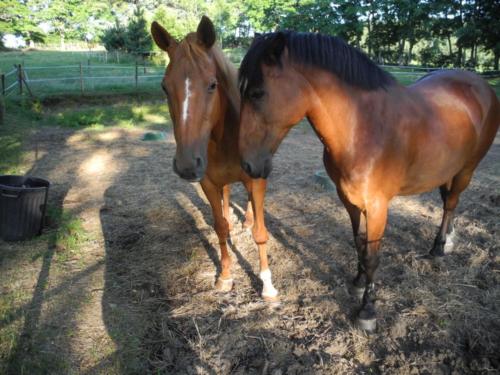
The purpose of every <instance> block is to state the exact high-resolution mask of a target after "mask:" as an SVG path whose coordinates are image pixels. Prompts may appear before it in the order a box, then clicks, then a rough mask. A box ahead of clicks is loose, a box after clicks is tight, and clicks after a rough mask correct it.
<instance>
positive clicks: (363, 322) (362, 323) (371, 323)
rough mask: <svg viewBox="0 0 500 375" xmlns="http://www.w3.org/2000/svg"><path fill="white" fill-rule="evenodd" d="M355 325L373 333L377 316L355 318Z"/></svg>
mask: <svg viewBox="0 0 500 375" xmlns="http://www.w3.org/2000/svg"><path fill="white" fill-rule="evenodd" d="M356 327H358V328H359V329H361V330H363V331H365V332H367V333H373V332H375V330H376V329H377V318H371V319H362V318H359V317H358V318H356Z"/></svg>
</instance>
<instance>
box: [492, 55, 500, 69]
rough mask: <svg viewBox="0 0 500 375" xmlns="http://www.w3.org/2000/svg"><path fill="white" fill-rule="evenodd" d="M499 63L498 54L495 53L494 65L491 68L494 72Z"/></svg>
mask: <svg viewBox="0 0 500 375" xmlns="http://www.w3.org/2000/svg"><path fill="white" fill-rule="evenodd" d="M499 61H500V53H495V65H494V67H493V69H494V70H498V62H499Z"/></svg>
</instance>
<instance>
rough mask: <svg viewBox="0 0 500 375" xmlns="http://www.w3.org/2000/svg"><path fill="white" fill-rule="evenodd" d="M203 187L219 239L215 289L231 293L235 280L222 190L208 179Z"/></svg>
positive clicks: (203, 181)
mask: <svg viewBox="0 0 500 375" xmlns="http://www.w3.org/2000/svg"><path fill="white" fill-rule="evenodd" d="M201 187H202V189H203V192H204V193H205V195H206V196H207V199H208V201H209V202H210V206H211V207H212V215H213V218H214V229H215V232H216V233H217V237H218V238H219V246H220V254H221V260H220V263H221V272H220V275H219V276H218V277H217V280H216V282H215V288H216V289H218V290H220V291H222V292H229V291H230V290H231V289H232V288H233V278H232V277H231V257H230V255H229V252H228V249H227V238H228V236H229V224H228V222H227V220H226V218H225V217H224V214H223V211H222V191H221V190H222V189H220V188H219V187H217V186H216V185H214V184H213V183H212V182H211V181H210V180H209V179H208V178H204V179H203V180H202V181H201Z"/></svg>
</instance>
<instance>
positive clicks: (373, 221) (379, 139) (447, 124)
mask: <svg viewBox="0 0 500 375" xmlns="http://www.w3.org/2000/svg"><path fill="white" fill-rule="evenodd" d="M239 86H240V92H241V97H242V107H241V119H240V139H239V147H240V153H241V156H242V167H243V169H244V170H245V171H246V172H247V173H248V174H249V175H250V176H252V177H253V178H259V177H260V178H266V177H267V176H268V175H269V173H270V172H271V166H272V164H271V158H272V155H273V154H274V152H275V151H276V149H277V148H278V146H279V144H280V142H281V141H282V140H283V138H284V137H285V135H286V134H287V133H288V131H289V130H290V128H291V127H292V126H293V125H294V124H296V123H298V122H299V121H300V120H301V119H302V118H304V117H306V118H307V119H308V121H309V123H310V124H311V126H312V127H313V129H314V130H315V132H316V134H317V135H318V137H319V138H320V140H321V142H322V143H323V145H324V152H323V161H324V165H325V168H326V170H327V172H328V174H329V176H330V178H331V179H332V180H333V182H334V183H335V185H336V187H337V192H338V195H339V197H340V200H341V201H342V203H343V204H344V206H345V208H346V209H347V212H348V214H349V216H350V219H351V223H352V229H353V233H354V243H355V247H356V250H357V253H358V271H357V275H356V277H355V278H354V281H353V288H352V291H353V292H354V293H355V294H357V295H358V297H360V298H362V303H361V309H360V311H359V312H358V314H357V317H356V324H357V325H358V326H359V327H360V328H362V329H364V330H366V331H373V330H375V329H376V311H375V297H376V296H375V288H374V273H375V270H376V269H377V266H378V263H379V250H380V244H381V239H382V236H383V234H384V230H385V226H386V220H387V208H388V205H389V202H390V200H391V199H392V198H393V197H395V196H397V195H410V194H419V193H422V192H426V191H429V190H431V189H433V188H435V187H439V189H440V192H441V197H442V199H443V206H444V214H443V219H442V223H441V226H440V229H439V232H438V234H437V236H436V239H435V242H434V246H433V247H432V250H431V252H430V253H431V255H432V256H439V255H443V254H444V253H445V251H446V250H449V248H450V247H451V246H452V242H451V241H452V237H453V223H452V221H453V211H454V210H455V207H456V206H457V203H458V199H459V195H460V193H461V192H462V191H463V190H464V189H465V188H466V187H467V186H468V185H469V182H470V180H471V177H472V174H473V172H474V170H475V169H476V167H477V165H478V164H479V162H480V160H481V159H482V158H483V157H484V155H485V154H486V152H487V151H488V149H489V147H490V146H491V144H492V142H493V140H494V138H495V135H496V133H497V130H498V127H499V124H500V103H499V101H498V98H497V97H496V95H495V93H494V91H493V90H492V88H491V87H489V86H488V84H487V82H486V81H485V80H483V79H482V78H481V77H479V76H478V75H476V74H474V73H471V72H466V71H456V70H449V71H439V72H433V73H430V74H428V75H427V76H425V77H423V78H422V79H420V80H419V81H418V82H416V83H415V84H413V85H410V86H409V87H405V86H402V85H400V84H399V83H397V81H396V80H395V79H394V78H393V76H391V75H390V74H389V73H387V72H385V71H383V70H382V69H381V68H380V67H378V66H377V65H376V64H375V63H373V62H372V61H371V60H370V59H369V58H368V57H367V56H366V55H365V54H364V53H362V52H361V51H359V50H357V49H355V48H353V47H351V46H349V45H348V44H346V43H345V42H343V41H342V40H341V39H339V38H336V37H331V36H326V35H321V34H313V33H295V32H288V31H287V32H275V33H268V34H263V35H262V36H260V37H257V38H256V39H255V40H254V42H253V44H252V46H251V47H250V49H249V51H248V52H247V54H246V55H245V57H244V59H243V61H242V64H241V67H240V73H239Z"/></svg>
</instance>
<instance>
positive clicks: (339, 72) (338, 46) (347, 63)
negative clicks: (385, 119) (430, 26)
mask: <svg viewBox="0 0 500 375" xmlns="http://www.w3.org/2000/svg"><path fill="white" fill-rule="evenodd" d="M278 39H279V40H281V41H282V42H283V43H284V45H285V46H286V47H287V48H288V53H289V56H290V59H291V60H292V61H294V62H297V63H299V64H304V65H308V66H314V67H318V68H321V69H324V70H326V71H328V72H330V73H332V74H334V75H336V76H337V77H338V78H340V79H341V80H343V81H345V82H346V83H348V84H350V85H353V86H356V87H359V88H362V89H365V90H376V89H378V88H385V87H386V86H390V85H392V84H394V83H395V79H394V77H393V76H392V75H390V74H389V73H387V72H386V71H384V70H382V69H381V68H380V67H378V66H377V65H376V64H375V63H374V62H373V61H371V60H370V59H369V58H368V56H366V55H365V54H364V53H363V52H361V51H360V50H358V49H356V48H354V47H351V46H349V45H348V44H347V43H345V42H344V41H343V40H342V39H340V38H337V37H333V36H329V35H322V34H314V33H298V32H293V31H285V32H274V33H267V34H262V35H260V36H257V37H256V38H255V40H254V42H253V44H252V45H251V46H250V49H249V50H248V52H247V54H246V55H245V57H244V58H243V61H242V62H241V66H240V72H239V86H240V92H241V94H242V95H246V94H247V93H248V92H247V91H248V88H250V87H257V86H260V85H261V84H262V82H263V77H262V70H261V67H260V64H261V63H262V62H264V63H266V64H273V63H276V64H279V63H280V55H281V52H282V50H283V47H284V46H282V48H281V50H280V49H279V47H278V48H276V46H277V44H279V42H277V40H278ZM276 49H277V50H278V54H279V55H275V56H273V51H276Z"/></svg>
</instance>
